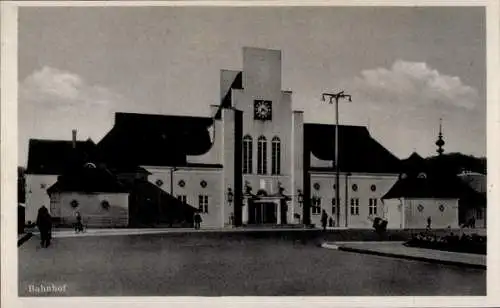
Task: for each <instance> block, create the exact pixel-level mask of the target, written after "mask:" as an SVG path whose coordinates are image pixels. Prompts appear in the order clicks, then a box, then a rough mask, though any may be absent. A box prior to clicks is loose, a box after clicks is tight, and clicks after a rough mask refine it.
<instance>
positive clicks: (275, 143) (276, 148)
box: [271, 137, 281, 175]
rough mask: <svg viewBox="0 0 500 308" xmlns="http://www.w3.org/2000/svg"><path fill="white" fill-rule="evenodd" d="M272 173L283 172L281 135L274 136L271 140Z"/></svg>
mask: <svg viewBox="0 0 500 308" xmlns="http://www.w3.org/2000/svg"><path fill="white" fill-rule="evenodd" d="M271 146H272V148H271V163H272V165H271V174H273V175H278V174H280V173H281V141H280V138H279V137H274V138H273V140H272V142H271Z"/></svg>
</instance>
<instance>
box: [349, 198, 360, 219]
mask: <svg viewBox="0 0 500 308" xmlns="http://www.w3.org/2000/svg"><path fill="white" fill-rule="evenodd" d="M351 215H355V216H357V215H359V198H351Z"/></svg>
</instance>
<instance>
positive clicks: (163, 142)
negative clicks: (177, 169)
mask: <svg viewBox="0 0 500 308" xmlns="http://www.w3.org/2000/svg"><path fill="white" fill-rule="evenodd" d="M212 123H213V119H211V118H205V117H191V116H170V115H151V114H136V113H117V114H116V118H115V125H114V127H113V128H112V129H111V131H110V132H109V133H108V134H107V135H106V136H105V137H104V138H103V139H102V140H101V141H100V142H99V143H98V145H97V147H98V151H99V155H100V157H101V159H102V160H103V161H105V162H107V163H110V164H114V165H126V164H132V165H146V166H186V165H187V161H186V156H187V155H201V154H204V153H206V152H207V151H209V150H210V148H211V147H212V142H211V140H210V133H209V131H208V127H209V126H210V125H212Z"/></svg>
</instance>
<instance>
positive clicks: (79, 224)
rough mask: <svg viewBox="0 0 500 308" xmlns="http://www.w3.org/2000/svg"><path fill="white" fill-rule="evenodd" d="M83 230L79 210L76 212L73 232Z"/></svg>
mask: <svg viewBox="0 0 500 308" xmlns="http://www.w3.org/2000/svg"><path fill="white" fill-rule="evenodd" d="M78 232H83V223H82V215H81V214H80V212H78V211H77V212H76V225H75V233H78Z"/></svg>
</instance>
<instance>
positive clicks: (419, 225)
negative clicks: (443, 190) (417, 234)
mask: <svg viewBox="0 0 500 308" xmlns="http://www.w3.org/2000/svg"><path fill="white" fill-rule="evenodd" d="M403 200H404V208H405V226H404V228H405V229H425V228H426V226H427V218H428V217H431V228H433V229H443V228H448V227H451V228H458V227H459V225H458V199H403ZM420 205H421V207H420ZM441 205H443V209H444V210H443V211H441V210H440V206H441Z"/></svg>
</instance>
